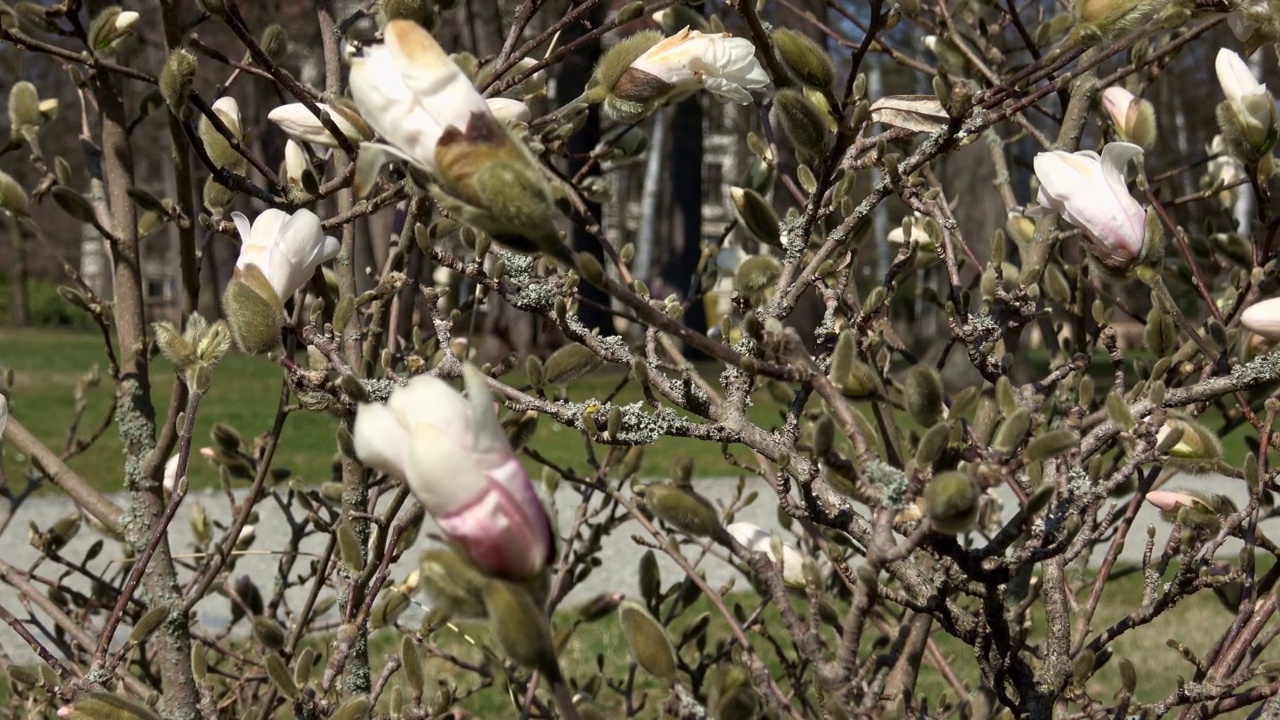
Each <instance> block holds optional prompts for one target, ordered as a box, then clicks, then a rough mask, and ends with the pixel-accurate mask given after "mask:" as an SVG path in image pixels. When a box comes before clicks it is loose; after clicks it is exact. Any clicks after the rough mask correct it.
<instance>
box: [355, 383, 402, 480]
mask: <svg viewBox="0 0 1280 720" xmlns="http://www.w3.org/2000/svg"><path fill="white" fill-rule="evenodd" d="M395 395H396V394H394V393H393V394H392V397H393V398H394V397H395ZM351 437H352V440H353V441H354V444H355V448H356V457H357V458H358V459H359V460H360V462H362V463H364V464H365V465H367V466H369V467H371V468H374V469H377V470H381V471H382V472H384V473H386V474H388V475H392V476H394V477H398V478H403V477H404V476H405V459H406V457H407V455H408V452H409V434H408V432H407V431H406V430H405V428H404V426H403V425H402V424H401V423H400V421H399V419H397V418H396V416H395V414H394V413H393V412H392V411H391V410H389V409H387V408H386V407H385V406H383V405H379V404H376V403H367V404H363V405H361V406H360V410H359V412H357V413H356V423H355V427H354V428H353V429H352V432H351Z"/></svg>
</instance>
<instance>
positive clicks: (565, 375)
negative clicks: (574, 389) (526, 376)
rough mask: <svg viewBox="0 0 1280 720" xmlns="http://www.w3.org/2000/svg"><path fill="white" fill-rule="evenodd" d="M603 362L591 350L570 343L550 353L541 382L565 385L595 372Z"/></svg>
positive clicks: (578, 344)
mask: <svg viewBox="0 0 1280 720" xmlns="http://www.w3.org/2000/svg"><path fill="white" fill-rule="evenodd" d="M602 364H604V360H603V359H602V358H601V357H600V356H599V355H597V354H596V353H595V351H593V350H592V349H591V348H589V347H587V346H586V345H582V344H580V343H570V344H569V345H565V346H564V347H562V348H560V349H559V350H556V351H555V352H553V353H551V357H549V358H547V362H546V364H545V365H544V366H543V381H544V382H545V383H546V384H548V385H566V384H568V383H571V382H573V381H574V380H577V379H578V378H581V377H584V376H586V375H589V374H591V373H593V372H595V371H596V370H597V369H599V367H600V366H601V365H602Z"/></svg>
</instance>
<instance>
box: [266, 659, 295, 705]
mask: <svg viewBox="0 0 1280 720" xmlns="http://www.w3.org/2000/svg"><path fill="white" fill-rule="evenodd" d="M267 677H269V678H271V682H273V683H275V686H276V688H277V689H278V690H280V694H282V695H284V696H285V697H287V698H291V699H292V698H296V697H298V686H297V685H296V684H295V683H294V681H293V674H292V673H290V672H289V666H288V665H285V664H284V659H283V658H281V657H280V655H279V654H278V653H271V654H270V655H268V656H267Z"/></svg>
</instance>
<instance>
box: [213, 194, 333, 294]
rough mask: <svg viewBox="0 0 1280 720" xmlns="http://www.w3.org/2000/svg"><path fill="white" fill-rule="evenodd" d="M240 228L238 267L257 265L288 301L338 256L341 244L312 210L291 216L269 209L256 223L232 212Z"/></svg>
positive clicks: (277, 291)
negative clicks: (325, 229) (327, 262)
mask: <svg viewBox="0 0 1280 720" xmlns="http://www.w3.org/2000/svg"><path fill="white" fill-rule="evenodd" d="M231 219H232V220H235V222H236V229H237V230H239V231H240V243H241V244H240V257H239V258H238V259H237V260H236V269H237V270H239V269H243V268H245V267H246V266H248V265H256V266H258V269H259V270H261V271H262V274H263V275H264V276H265V277H266V279H267V282H269V283H270V284H271V289H273V290H275V292H276V296H277V297H278V299H279V300H280V302H284V301H285V300H287V299H288V298H289V297H290V296H291V295H293V294H294V293H295V292H297V290H298V288H300V287H302V286H303V285H305V284H306V283H307V281H308V280H310V279H311V276H312V274H314V273H315V271H316V267H318V266H319V265H320V263H322V262H325V261H326V260H332V259H333V258H335V257H337V255H338V250H340V249H341V244H340V243H339V242H338V240H337V238H333V237H329V236H327V235H325V234H324V229H323V228H322V227H321V225H320V218H318V217H316V215H315V213H313V212H311V211H310V210H305V209H304V210H298V211H297V212H295V213H293V214H292V215H290V214H289V213H286V212H284V211H283V210H276V209H274V208H273V209H271V210H266V211H264V212H263V213H262V214H261V215H259V216H258V218H257V219H256V220H254V221H253V223H252V224H250V223H249V218H247V217H245V216H244V215H243V214H242V213H238V212H236V213H231Z"/></svg>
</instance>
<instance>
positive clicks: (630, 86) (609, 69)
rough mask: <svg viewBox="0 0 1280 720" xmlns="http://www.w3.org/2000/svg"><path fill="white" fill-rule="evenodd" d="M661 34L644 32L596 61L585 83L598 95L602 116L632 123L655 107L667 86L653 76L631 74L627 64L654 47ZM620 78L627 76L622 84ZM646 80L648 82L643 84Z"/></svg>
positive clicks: (626, 40) (623, 41)
mask: <svg viewBox="0 0 1280 720" xmlns="http://www.w3.org/2000/svg"><path fill="white" fill-rule="evenodd" d="M661 39H662V33H660V32H658V31H656V30H644V31H641V32H638V33H635V34H633V35H630V36H628V37H627V38H626V39H624V40H622V41H621V42H619V43H618V44H617V45H614V46H613V47H612V48H610V49H609V50H608V51H606V52H605V53H604V55H603V56H602V57H601V58H600V62H599V63H597V64H596V69H595V71H594V72H593V73H592V75H591V80H590V82H588V83H587V90H588V92H589V93H590V92H591V91H592V90H595V91H596V92H597V93H599V94H601V96H602V98H603V100H604V104H603V109H604V113H605V115H607V116H608V117H610V118H611V119H613V120H617V121H618V122H635V121H637V120H640V119H641V118H643V117H644V116H645V115H648V114H649V112H650V111H652V110H653V108H654V107H656V106H657V100H658V99H659V98H660V97H661V96H662V95H664V94H665V93H666V92H667V91H668V90H669V89H670V86H669V85H667V83H665V82H663V81H661V80H659V79H658V78H655V77H653V76H651V75H650V76H647V78H646V77H642V75H643V74H640V73H631V74H630V75H629V76H628V71H629V70H630V69H631V63H633V62H635V61H636V59H637V58H639V57H640V56H641V55H643V54H644V53H645V51H646V50H648V49H649V48H651V47H653V46H654V45H656V44H658V41H659V40H661ZM624 76H627V77H626V79H625V81H624ZM646 79H647V80H649V82H646Z"/></svg>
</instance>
